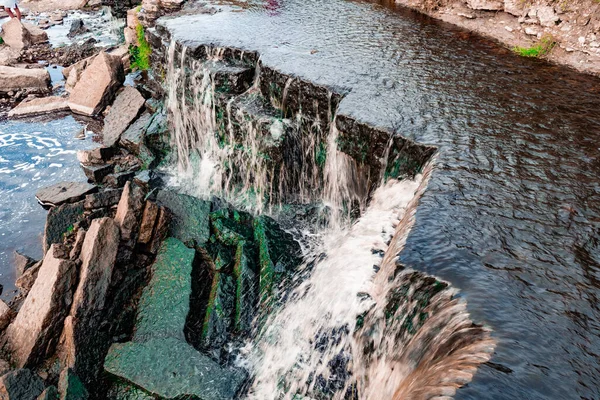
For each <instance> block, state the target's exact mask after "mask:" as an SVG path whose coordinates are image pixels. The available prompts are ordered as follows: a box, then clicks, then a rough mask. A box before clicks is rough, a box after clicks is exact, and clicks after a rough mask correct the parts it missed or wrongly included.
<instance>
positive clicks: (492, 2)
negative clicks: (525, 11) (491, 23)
mask: <svg viewBox="0 0 600 400" xmlns="http://www.w3.org/2000/svg"><path fill="white" fill-rule="evenodd" d="M467 5H468V6H469V7H470V8H472V9H473V10H484V11H502V10H504V1H503V0H467Z"/></svg>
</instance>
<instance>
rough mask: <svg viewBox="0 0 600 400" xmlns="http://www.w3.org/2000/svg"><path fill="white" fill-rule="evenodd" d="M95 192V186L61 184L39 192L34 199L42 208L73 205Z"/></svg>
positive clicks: (73, 183) (71, 183)
mask: <svg viewBox="0 0 600 400" xmlns="http://www.w3.org/2000/svg"><path fill="white" fill-rule="evenodd" d="M95 190H97V188H96V186H94V185H90V184H88V183H83V182H61V183H57V184H56V185H52V186H49V187H47V188H43V189H41V190H39V191H38V192H37V193H36V195H35V197H36V199H37V200H38V201H39V202H40V204H42V205H43V206H51V207H54V206H59V205H61V204H63V203H74V202H76V201H79V200H82V199H83V198H84V197H85V195H87V194H89V193H91V192H93V191H95Z"/></svg>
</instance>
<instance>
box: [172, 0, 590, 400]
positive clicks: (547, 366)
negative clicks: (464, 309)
mask: <svg viewBox="0 0 600 400" xmlns="http://www.w3.org/2000/svg"><path fill="white" fill-rule="evenodd" d="M238 5H239V3H238ZM238 5H236V6H234V8H237V7H238ZM242 5H243V6H242V7H241V10H236V11H241V12H229V11H230V8H231V6H229V5H226V6H220V7H222V8H223V11H222V12H218V13H216V14H215V15H193V16H184V17H179V18H176V19H172V20H166V21H165V22H164V24H165V26H167V28H168V29H169V30H170V31H171V32H172V33H173V34H174V37H175V39H177V40H179V41H182V42H184V43H186V44H188V45H194V44H207V43H211V44H214V45H218V46H234V47H239V48H243V49H247V50H256V51H259V52H260V53H261V60H262V62H263V63H265V64H266V65H269V66H272V67H275V68H277V69H279V70H281V71H282V72H284V73H286V74H295V75H297V76H300V77H303V78H307V79H310V80H312V81H314V82H316V83H321V84H324V85H328V86H329V87H332V88H335V89H337V90H338V91H343V92H346V93H347V94H346V97H345V98H344V99H343V100H342V102H341V104H340V107H339V110H338V115H339V114H346V115H352V116H354V117H356V118H358V119H360V120H362V121H365V122H368V123H371V124H373V125H377V126H381V127H385V128H389V129H391V130H394V131H395V132H398V133H399V134H402V135H403V136H406V137H410V138H412V139H414V140H415V141H417V142H421V143H427V144H433V145H436V146H438V148H439V155H438V158H437V162H436V164H435V168H434V170H433V171H432V173H431V178H430V181H429V186H428V188H427V190H426V191H425V193H424V194H423V197H422V198H421V200H420V205H419V207H418V209H417V213H416V223H415V225H414V227H413V229H412V231H411V233H410V234H409V236H408V239H407V243H406V246H405V248H404V250H403V251H402V253H401V256H400V258H401V261H402V262H404V263H405V264H406V265H408V266H410V267H412V268H414V269H416V270H418V271H423V272H426V273H429V274H432V275H435V276H438V277H440V278H442V279H445V280H447V281H449V282H451V283H452V284H453V285H454V286H455V287H458V288H459V289H460V290H461V292H460V293H461V296H462V298H464V299H466V301H467V304H468V311H469V312H470V313H471V317H472V319H473V320H474V321H476V322H479V323H483V324H485V325H487V326H489V327H490V328H491V329H492V330H493V333H492V336H493V338H494V339H495V340H496V342H497V347H496V349H495V353H494V355H493V357H492V359H491V362H490V363H487V364H484V365H483V366H481V367H480V368H479V370H478V372H477V374H476V375H475V377H474V379H473V381H472V382H471V383H469V384H468V385H467V386H466V387H464V388H463V389H460V390H459V391H458V392H457V395H456V397H457V398H462V399H515V398H518V399H559V398H560V399H563V398H564V399H571V398H587V399H592V398H599V397H600V384H599V383H598V382H600V361H599V360H600V359H599V356H598V354H599V353H600V337H599V335H600V309H599V308H598V296H599V295H600V256H599V254H598V250H599V248H600V226H599V223H600V202H599V201H598V200H600V178H599V172H600V152H599V150H600V149H599V147H600V146H599V144H598V143H599V139H600V112H599V111H598V110H600V97H599V96H598V95H599V94H600V93H599V92H600V80H598V79H596V78H593V77H589V76H584V75H580V74H577V73H575V72H573V71H570V70H568V69H564V68H561V67H556V66H552V65H549V64H547V63H545V62H543V61H538V60H530V59H523V58H519V57H517V56H515V55H513V54H512V53H511V52H510V51H508V50H506V49H503V48H501V47H499V46H498V45H496V44H495V43H493V42H491V41H489V40H485V39H482V38H479V37H477V36H474V35H471V34H469V33H467V32H465V31H462V30H460V29H457V28H454V27H452V26H449V25H447V24H443V23H439V22H436V21H433V20H431V19H429V18H426V17H423V16H421V15H419V14H417V13H414V12H412V11H409V10H406V9H401V8H395V7H393V6H389V5H386V4H374V3H371V2H362V1H352V2H351V1H344V0H331V1H328V2H322V1H317V0H306V1H299V0H285V1H284V0H281V1H277V0H273V1H269V2H268V5H267V7H262V6H256V5H248V4H246V3H242Z"/></svg>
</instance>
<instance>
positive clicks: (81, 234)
mask: <svg viewBox="0 0 600 400" xmlns="http://www.w3.org/2000/svg"><path fill="white" fill-rule="evenodd" d="M85 234H86V231H85V230H84V229H82V228H79V229H78V230H77V236H75V242H74V243H73V247H71V252H70V253H69V259H70V260H72V261H76V260H78V259H79V255H80V254H81V248H82V247H83V241H84V240H85Z"/></svg>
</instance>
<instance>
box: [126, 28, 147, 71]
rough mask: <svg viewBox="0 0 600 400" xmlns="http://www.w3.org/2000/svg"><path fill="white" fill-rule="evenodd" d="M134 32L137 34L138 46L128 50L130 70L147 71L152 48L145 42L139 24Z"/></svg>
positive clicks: (143, 33) (142, 29)
mask: <svg viewBox="0 0 600 400" xmlns="http://www.w3.org/2000/svg"><path fill="white" fill-rule="evenodd" d="M135 31H136V34H137V40H138V45H137V46H131V47H130V48H129V54H131V68H132V69H138V70H140V71H147V70H149V69H150V55H151V54H152V48H151V47H150V44H149V43H148V41H147V40H146V34H145V32H144V27H143V26H142V25H141V24H138V25H137V26H136V27H135Z"/></svg>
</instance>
